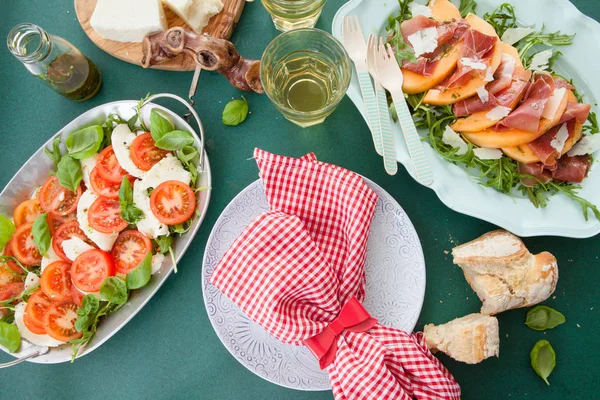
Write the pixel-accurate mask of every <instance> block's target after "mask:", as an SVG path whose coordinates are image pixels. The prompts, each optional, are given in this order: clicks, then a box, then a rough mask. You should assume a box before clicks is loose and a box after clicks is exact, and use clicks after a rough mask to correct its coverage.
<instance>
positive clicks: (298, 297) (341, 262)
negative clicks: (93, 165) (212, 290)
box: [211, 149, 460, 400]
mask: <svg viewBox="0 0 600 400" xmlns="http://www.w3.org/2000/svg"><path fill="white" fill-rule="evenodd" d="M254 157H255V159H256V160H257V163H258V167H259V169H260V177H261V179H262V181H263V184H264V186H265V190H266V193H267V199H268V201H269V205H270V211H268V212H265V213H263V214H261V215H260V216H258V217H257V218H256V219H255V220H254V221H253V222H252V223H250V225H249V226H248V227H247V228H246V230H245V231H244V232H243V233H242V234H241V236H240V237H239V238H237V239H236V241H235V242H234V244H233V245H232V246H231V248H230V249H229V250H228V251H227V253H225V255H224V256H223V259H222V260H221V262H220V263H219V265H218V266H217V267H216V268H215V270H214V272H213V274H212V276H211V282H212V283H213V284H214V285H215V286H216V287H217V288H218V289H219V290H220V291H221V292H222V293H224V294H225V295H226V296H227V297H229V298H230V299H231V300H232V301H233V302H235V303H236V304H237V305H238V306H239V307H240V308H241V309H242V310H243V311H244V312H245V313H246V314H248V316H249V317H250V318H252V320H254V321H255V322H257V323H258V324H259V325H261V326H262V327H263V328H264V329H265V330H266V331H267V332H269V333H270V334H271V335H273V336H274V337H276V338H277V339H279V340H281V341H282V342H285V343H293V344H297V345H302V344H303V341H304V340H307V339H309V338H312V337H313V336H315V335H317V334H319V333H321V332H322V331H324V330H325V329H326V328H327V327H328V326H329V324H330V323H331V322H333V321H334V320H335V319H336V317H337V316H338V315H339V314H340V311H341V310H342V308H343V307H344V305H345V304H346V302H347V301H348V300H349V299H350V298H351V297H355V298H357V299H358V300H360V301H362V300H363V299H364V269H363V268H364V262H365V253H366V247H367V239H368V234H369V228H370V225H371V219H372V217H373V213H374V209H375V204H376V203H377V195H376V194H375V193H374V192H373V191H372V190H371V189H369V188H368V187H367V186H366V185H365V183H364V182H363V180H362V178H361V177H360V176H358V175H356V174H354V173H352V172H350V171H347V170H345V169H343V168H340V167H336V166H333V165H329V164H325V163H321V162H318V161H316V159H315V157H314V155H313V154H309V155H307V156H304V157H302V158H299V159H295V158H288V157H282V156H277V155H274V154H270V153H267V152H264V151H262V150H258V149H257V150H255V153H254ZM335 340H336V342H335V343H336V344H337V353H336V354H335V359H334V361H333V363H332V364H330V365H329V366H328V367H327V369H328V372H329V375H330V378H331V384H332V388H333V393H334V395H335V398H336V399H338V400H342V399H344V400H346V399H361V400H362V399H364V400H367V399H411V398H418V399H459V398H460V387H459V386H458V383H457V382H456V380H455V379H454V378H453V377H452V375H450V373H449V372H448V370H446V368H445V367H444V366H443V365H442V364H441V363H440V361H439V360H438V359H437V358H435V357H434V356H433V355H432V354H431V352H430V351H429V350H428V349H427V347H426V346H425V341H424V338H423V335H422V334H421V333H417V334H416V335H410V334H408V333H406V332H403V331H400V330H397V329H393V328H387V327H384V326H381V325H379V324H376V325H375V326H374V327H372V328H370V329H369V330H367V331H366V332H358V333H357V332H351V331H349V330H344V331H343V332H342V333H341V334H339V335H337V338H336V339H335Z"/></svg>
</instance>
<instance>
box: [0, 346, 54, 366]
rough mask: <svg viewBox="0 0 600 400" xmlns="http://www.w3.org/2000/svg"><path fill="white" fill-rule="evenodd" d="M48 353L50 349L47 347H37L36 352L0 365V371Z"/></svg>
mask: <svg viewBox="0 0 600 400" xmlns="http://www.w3.org/2000/svg"><path fill="white" fill-rule="evenodd" d="M49 351H50V349H49V348H48V347H37V350H36V351H33V352H31V353H29V354H27V355H26V356H23V357H19V358H17V359H16V360H12V361H9V362H7V363H4V364H0V369H2V368H8V367H12V366H14V365H18V364H21V363H22V362H23V361H27V360H30V359H32V358H35V357H37V356H42V355H44V354H46V353H47V352H49Z"/></svg>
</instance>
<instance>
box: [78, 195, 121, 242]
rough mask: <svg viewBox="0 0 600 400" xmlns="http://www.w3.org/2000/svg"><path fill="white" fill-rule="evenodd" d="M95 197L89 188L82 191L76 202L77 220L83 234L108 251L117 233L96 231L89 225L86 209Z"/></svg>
mask: <svg viewBox="0 0 600 400" xmlns="http://www.w3.org/2000/svg"><path fill="white" fill-rule="evenodd" d="M97 198H98V196H97V195H96V194H95V193H94V192H93V191H91V190H86V191H85V192H83V194H82V195H81V198H80V199H79V203H77V222H79V227H80V228H81V230H82V231H83V233H85V236H87V237H88V238H89V239H90V240H91V241H92V242H94V243H96V245H97V246H98V247H99V248H100V249H102V250H104V251H110V249H112V246H113V244H114V243H115V240H117V236H119V234H118V233H110V234H109V233H102V232H98V231H97V230H95V229H94V228H92V227H91V226H90V223H89V221H88V210H89V208H90V206H91V205H92V203H94V201H96V199H97Z"/></svg>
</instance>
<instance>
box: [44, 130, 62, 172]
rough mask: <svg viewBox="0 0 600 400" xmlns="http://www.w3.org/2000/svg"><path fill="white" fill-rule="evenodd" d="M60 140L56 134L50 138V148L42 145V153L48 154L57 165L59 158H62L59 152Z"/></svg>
mask: <svg viewBox="0 0 600 400" xmlns="http://www.w3.org/2000/svg"><path fill="white" fill-rule="evenodd" d="M60 140H61V138H60V135H58V136H56V137H55V138H54V140H52V150H50V149H48V148H47V147H44V153H45V154H46V155H47V156H48V158H49V159H50V160H52V162H53V163H54V165H56V166H57V167H58V163H59V162H60V159H61V158H62V155H61V153H60Z"/></svg>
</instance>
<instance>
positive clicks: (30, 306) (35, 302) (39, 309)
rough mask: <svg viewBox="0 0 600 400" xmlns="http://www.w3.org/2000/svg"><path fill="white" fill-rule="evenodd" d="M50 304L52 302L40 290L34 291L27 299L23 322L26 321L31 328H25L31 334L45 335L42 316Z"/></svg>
mask: <svg viewBox="0 0 600 400" xmlns="http://www.w3.org/2000/svg"><path fill="white" fill-rule="evenodd" d="M51 303H52V301H51V300H50V299H49V298H48V296H46V295H45V294H44V292H43V291H42V289H38V290H36V291H35V292H33V294H32V295H31V296H30V297H29V300H27V305H26V306H25V315H24V317H23V322H25V321H26V319H27V320H28V322H29V323H30V324H31V325H32V326H29V325H27V328H28V329H29V330H30V331H31V332H33V333H37V334H38V335H43V334H44V333H46V330H45V329H44V315H45V314H46V310H47V309H48V307H50V304H51ZM36 328H37V330H36Z"/></svg>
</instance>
